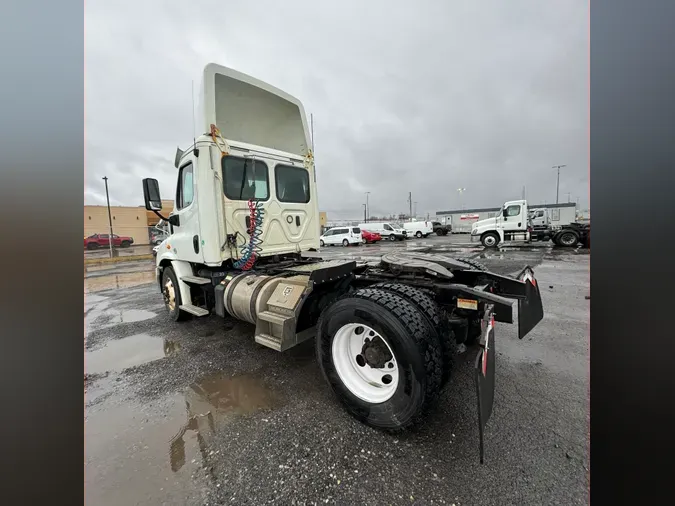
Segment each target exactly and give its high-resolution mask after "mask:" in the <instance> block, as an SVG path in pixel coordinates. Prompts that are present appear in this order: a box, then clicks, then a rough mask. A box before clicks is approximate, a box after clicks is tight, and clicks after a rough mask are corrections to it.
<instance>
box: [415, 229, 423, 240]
mask: <svg viewBox="0 0 675 506" xmlns="http://www.w3.org/2000/svg"><path fill="white" fill-rule="evenodd" d="M415 237H417V238H418V239H421V238H422V232H420V231H419V230H418V231H417V232H416V233H415Z"/></svg>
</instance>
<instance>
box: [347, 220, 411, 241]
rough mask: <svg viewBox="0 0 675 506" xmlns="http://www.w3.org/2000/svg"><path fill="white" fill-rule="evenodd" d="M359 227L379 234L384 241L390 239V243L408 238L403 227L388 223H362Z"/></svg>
mask: <svg viewBox="0 0 675 506" xmlns="http://www.w3.org/2000/svg"><path fill="white" fill-rule="evenodd" d="M359 227H360V228H361V229H363V230H367V231H368V232H377V233H378V234H380V235H381V236H382V239H389V240H390V241H395V240H397V239H398V240H399V241H402V240H403V239H405V238H406V237H407V235H408V234H407V232H406V231H405V230H404V229H402V228H401V227H397V226H396V225H392V224H391V223H389V222H387V221H372V222H369V223H360V224H359Z"/></svg>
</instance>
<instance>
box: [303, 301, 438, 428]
mask: <svg viewBox="0 0 675 506" xmlns="http://www.w3.org/2000/svg"><path fill="white" fill-rule="evenodd" d="M316 352H317V360H318V362H319V366H320V368H321V372H322V374H323V375H324V377H325V378H326V380H327V381H328V383H329V385H330V386H331V388H332V389H333V391H334V393H335V394H336V396H337V397H338V399H339V400H340V401H341V402H342V404H343V405H344V407H345V409H346V410H347V411H348V412H349V413H350V414H351V415H352V416H354V417H355V418H356V419H358V420H360V421H362V422H363V423H365V424H367V425H370V426H372V427H376V428H379V429H383V430H385V431H388V432H398V431H401V430H404V429H406V428H408V427H410V426H412V425H415V424H416V423H418V422H419V421H421V419H422V418H423V417H424V415H425V414H426V413H427V412H428V410H429V409H430V408H431V407H432V406H433V404H434V403H435V401H436V399H437V398H438V394H439V392H440V388H441V383H442V379H443V352H442V348H441V342H440V340H439V337H438V335H437V333H436V332H435V330H434V329H433V328H431V326H430V325H429V323H428V320H427V318H426V316H425V314H424V313H423V312H421V311H420V310H419V309H418V307H416V305H415V304H413V303H412V302H410V301H409V300H408V299H407V298H406V297H404V296H402V295H399V294H398V293H395V292H394V291H391V290H388V289H383V288H363V289H360V290H356V291H354V292H350V293H349V294H348V295H345V296H343V297H342V298H341V299H340V300H338V301H337V302H335V303H334V304H332V305H330V306H329V307H328V308H326V310H325V311H324V312H323V313H322V315H321V317H320V318H319V321H318V324H317V346H316Z"/></svg>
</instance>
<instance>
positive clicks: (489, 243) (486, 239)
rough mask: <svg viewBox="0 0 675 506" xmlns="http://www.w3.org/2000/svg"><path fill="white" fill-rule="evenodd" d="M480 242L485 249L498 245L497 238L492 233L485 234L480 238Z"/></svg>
mask: <svg viewBox="0 0 675 506" xmlns="http://www.w3.org/2000/svg"><path fill="white" fill-rule="evenodd" d="M480 242H481V243H482V244H483V246H485V247H486V248H494V247H495V246H497V244H499V236H498V235H497V234H495V233H494V232H488V233H487V234H485V235H483V237H481V240H480Z"/></svg>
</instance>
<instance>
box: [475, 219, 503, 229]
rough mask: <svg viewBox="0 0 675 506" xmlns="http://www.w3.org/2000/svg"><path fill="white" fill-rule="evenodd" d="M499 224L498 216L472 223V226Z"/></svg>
mask: <svg viewBox="0 0 675 506" xmlns="http://www.w3.org/2000/svg"><path fill="white" fill-rule="evenodd" d="M496 224H497V218H496V217H495V218H486V219H484V220H478V221H475V222H474V223H473V225H471V228H480V227H485V226H488V225H496Z"/></svg>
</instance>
